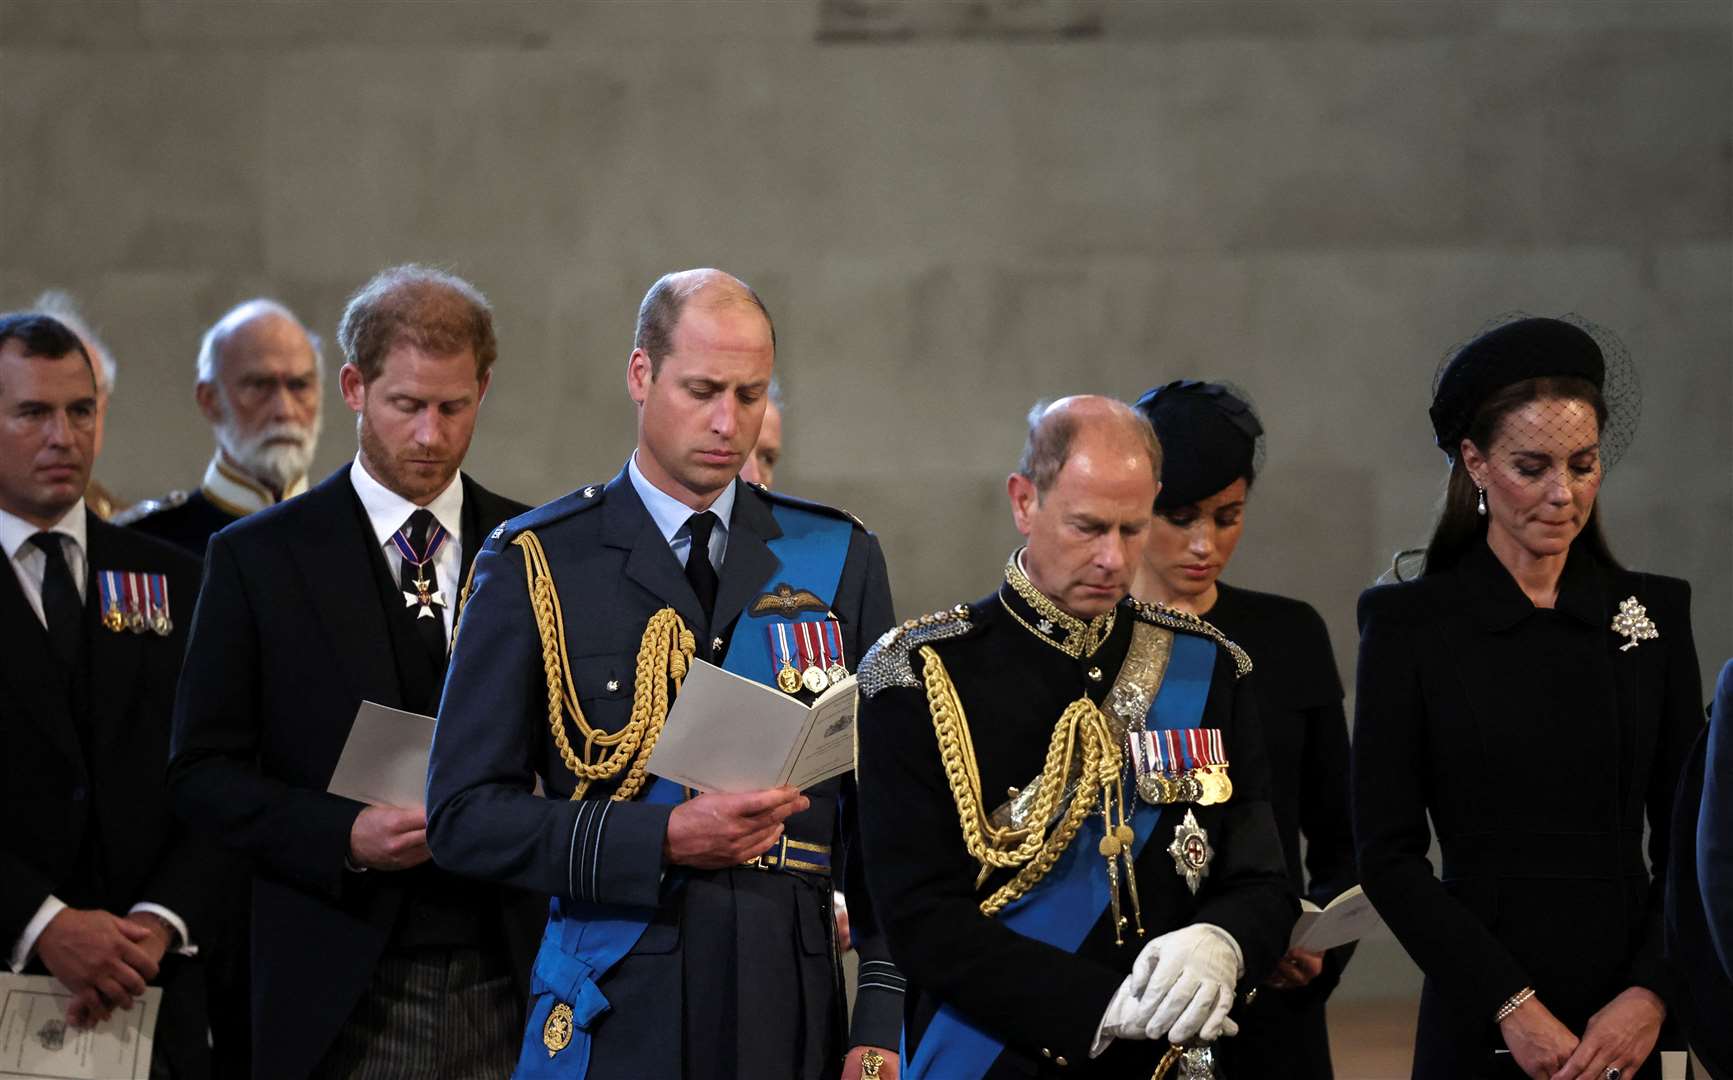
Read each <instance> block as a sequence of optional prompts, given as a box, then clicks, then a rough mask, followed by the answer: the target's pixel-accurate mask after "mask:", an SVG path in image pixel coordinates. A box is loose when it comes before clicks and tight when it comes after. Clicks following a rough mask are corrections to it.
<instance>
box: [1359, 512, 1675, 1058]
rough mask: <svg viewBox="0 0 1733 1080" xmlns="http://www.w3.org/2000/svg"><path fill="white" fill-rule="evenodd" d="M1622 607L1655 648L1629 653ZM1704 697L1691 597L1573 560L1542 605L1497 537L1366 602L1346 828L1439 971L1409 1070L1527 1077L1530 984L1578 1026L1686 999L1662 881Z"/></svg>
mask: <svg viewBox="0 0 1733 1080" xmlns="http://www.w3.org/2000/svg"><path fill="white" fill-rule="evenodd" d="M1628 597H1634V598H1635V600H1636V602H1637V603H1638V604H1641V605H1644V606H1645V607H1646V609H1647V617H1648V618H1649V619H1650V620H1652V621H1653V623H1654V624H1655V626H1656V628H1657V629H1658V631H1659V636H1658V637H1657V638H1655V639H1653V640H1648V641H1643V642H1641V643H1640V644H1639V645H1637V646H1635V647H1632V648H1622V646H1625V645H1627V644H1628V639H1627V638H1626V637H1624V636H1621V635H1620V634H1619V633H1617V632H1615V630H1614V628H1613V622H1614V617H1615V615H1617V614H1618V613H1619V609H1620V604H1621V602H1622V601H1625V600H1626V598H1628ZM1701 693H1702V690H1701V686H1700V683H1699V681H1698V672H1697V654H1696V650H1695V647H1694V646H1693V643H1692V640H1691V623H1690V588H1689V586H1688V585H1686V583H1685V582H1683V581H1679V580H1677V579H1673V578H1665V577H1659V576H1656V575H1651V574H1639V573H1632V572H1627V571H1624V570H1617V569H1613V568H1611V567H1608V566H1605V565H1603V564H1601V563H1599V562H1597V561H1596V560H1595V559H1594V558H1593V557H1592V556H1591V555H1590V554H1589V553H1587V552H1586V551H1584V550H1581V549H1579V550H1577V551H1575V552H1574V553H1573V554H1572V555H1571V556H1570V558H1569V560H1568V561H1567V563H1566V566H1565V569H1564V573H1563V574H1562V576H1561V577H1560V580H1559V589H1558V599H1557V602H1556V605H1555V607H1554V608H1552V609H1550V610H1546V609H1538V608H1536V607H1535V606H1534V605H1533V604H1532V603H1531V602H1530V601H1529V600H1528V598H1527V596H1526V595H1525V594H1524V593H1523V592H1522V590H1521V589H1520V588H1519V587H1518V586H1517V584H1516V582H1515V580H1514V579H1512V578H1511V576H1510V575H1509V573H1507V572H1506V571H1505V569H1504V567H1503V565H1502V564H1501V563H1500V562H1499V561H1498V560H1497V558H1496V556H1494V555H1493V553H1492V551H1491V549H1490V548H1488V547H1486V546H1485V545H1484V544H1481V545H1477V546H1476V547H1475V548H1474V549H1473V550H1471V551H1470V553H1469V554H1468V555H1466V556H1464V557H1463V559H1462V561H1461V562H1460V563H1459V564H1458V565H1456V566H1454V567H1451V568H1448V569H1445V570H1441V571H1439V572H1437V573H1434V574H1429V575H1427V576H1425V577H1422V578H1420V579H1419V580H1417V581H1412V582H1406V583H1403V584H1399V585H1387V586H1381V587H1379V588H1375V589H1371V590H1369V591H1367V592H1366V593H1365V594H1364V595H1362V596H1361V598H1360V659H1359V694H1358V700H1357V702H1356V709H1355V714H1356V721H1355V732H1354V752H1353V799H1354V829H1355V836H1356V840H1357V844H1358V851H1359V862H1360V877H1361V882H1362V884H1363V885H1364V887H1365V889H1366V894H1367V896H1368V897H1370V898H1371V900H1372V903H1373V904H1374V905H1375V906H1376V907H1377V908H1378V911H1379V914H1381V915H1382V916H1383V918H1384V921H1385V922H1386V923H1388V924H1389V926H1390V929H1391V930H1392V931H1394V932H1395V934H1396V937H1397V940H1399V941H1401V942H1402V945H1403V947H1404V948H1406V949H1407V950H1408V953H1409V955H1410V956H1412V957H1413V958H1414V960H1415V962H1416V963H1417V964H1419V965H1420V968H1421V970H1422V971H1424V972H1425V973H1426V985H1425V989H1424V991H1423V992H1422V995H1421V1002H1420V1021H1419V1032H1418V1034H1417V1036H1416V1040H1415V1061H1414V1076H1415V1077H1417V1078H1433V1077H1437V1078H1446V1077H1448V1078H1450V1080H1461V1078H1463V1077H1478V1076H1515V1075H1520V1074H1519V1073H1517V1072H1515V1066H1514V1064H1512V1063H1511V1060H1510V1057H1509V1055H1496V1056H1495V1054H1494V1051H1496V1050H1498V1049H1501V1048H1503V1046H1504V1041H1503V1038H1502V1036H1501V1034H1500V1032H1499V1029H1498V1026H1497V1024H1496V1023H1495V1022H1494V1019H1493V1017H1494V1014H1495V1013H1496V1012H1497V1010H1498V1008H1499V1006H1500V1005H1501V1004H1502V1003H1503V1002H1504V1001H1505V1000H1506V999H1508V998H1509V997H1510V996H1511V995H1513V994H1515V993H1516V992H1517V991H1519V990H1521V989H1522V988H1523V987H1525V986H1532V987H1533V988H1534V989H1535V992H1536V994H1537V996H1538V997H1539V1000H1540V1001H1541V1002H1542V1003H1544V1004H1545V1005H1546V1007H1547V1008H1548V1009H1549V1010H1551V1011H1552V1013H1553V1014H1554V1015H1555V1016H1556V1017H1558V1019H1559V1021H1560V1022H1561V1023H1563V1024H1565V1025H1566V1026H1567V1027H1569V1028H1570V1029H1571V1030H1572V1031H1575V1032H1576V1033H1578V1034H1579V1035H1580V1034H1581V1033H1582V1031H1583V1029H1584V1027H1585V1025H1586V1023H1587V1021H1588V1019H1589V1017H1590V1016H1591V1015H1593V1014H1594V1013H1595V1012H1596V1011H1597V1010H1599V1009H1600V1008H1601V1007H1602V1006H1604V1005H1605V1004H1606V1003H1607V1002H1608V1001H1610V1000H1612V998H1613V997H1615V996H1616V995H1618V994H1619V993H1620V992H1621V991H1623V990H1625V989H1626V988H1628V987H1631V986H1642V987H1646V988H1648V989H1650V990H1652V991H1654V992H1655V993H1656V994H1658V995H1660V997H1661V998H1662V1000H1663V1001H1670V1000H1671V999H1672V998H1673V996H1674V985H1675V974H1674V972H1673V970H1672V968H1671V967H1670V965H1669V964H1668V962H1667V960H1666V958H1665V957H1664V955H1663V944H1662V887H1661V882H1662V881H1663V880H1664V873H1665V866H1666V862H1667V856H1668V848H1669V842H1668V836H1669V831H1668V822H1669V811H1670V808H1671V805H1672V798H1673V790H1674V786H1675V784H1676V782H1677V779H1678V777H1679V772H1680V768H1681V766H1682V764H1683V762H1684V760H1685V755H1686V753H1687V751H1688V750H1689V749H1690V746H1691V741H1692V739H1694V738H1695V737H1696V734H1697V731H1698V729H1699V728H1700V727H1701V726H1702V723H1703V709H1702V698H1701ZM1429 813H1430V814H1431V817H1432V821H1433V822H1434V823H1435V825H1436V827H1437V830H1438V840H1439V846H1440V848H1441V849H1442V851H1443V858H1444V866H1443V874H1442V878H1440V877H1439V876H1438V875H1435V874H1434V872H1433V867H1432V864H1431V863H1430V862H1429V861H1428V860H1427V850H1428V847H1429V845H1430V842H1431V831H1430V830H1429V828H1428V826H1427V815H1428V814H1429ZM1645 813H1646V814H1647V817H1648V822H1649V824H1650V826H1651V829H1650V833H1649V843H1648V856H1649V865H1645V863H1644V859H1643V826H1644V815H1645ZM1500 1070H1502V1071H1500ZM1636 1075H1637V1076H1643V1077H1647V1076H1655V1075H1659V1068H1658V1055H1656V1056H1652V1057H1651V1058H1650V1060H1649V1062H1648V1064H1647V1065H1646V1066H1645V1067H1644V1068H1643V1069H1642V1070H1641V1072H1639V1073H1638V1074H1636Z"/></svg>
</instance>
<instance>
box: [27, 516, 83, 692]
mask: <svg viewBox="0 0 1733 1080" xmlns="http://www.w3.org/2000/svg"><path fill="white" fill-rule="evenodd" d="M30 542H31V543H32V544H35V545H36V546H37V547H38V548H40V549H41V551H42V554H43V556H44V557H45V558H46V559H47V560H48V565H47V566H46V567H44V568H43V571H42V617H43V619H44V621H46V622H47V623H48V640H49V641H51V642H53V643H54V652H55V654H56V655H57V656H59V657H60V659H61V660H62V661H63V662H64V663H65V664H66V666H67V667H69V668H70V667H77V666H78V654H79V653H80V652H82V651H83V644H84V633H83V630H82V629H81V627H80V625H79V624H80V622H81V618H82V615H83V610H84V604H83V603H82V602H81V601H80V600H79V599H78V586H77V585H76V584H74V582H73V580H72V568H71V567H70V566H68V565H66V549H65V548H64V547H62V546H61V543H60V537H59V536H57V535H56V534H54V533H46V532H39V533H37V534H36V535H34V536H32V537H31V538H30Z"/></svg>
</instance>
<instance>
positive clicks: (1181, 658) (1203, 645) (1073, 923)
mask: <svg viewBox="0 0 1733 1080" xmlns="http://www.w3.org/2000/svg"><path fill="white" fill-rule="evenodd" d="M1215 656H1216V647H1215V644H1214V643H1213V642H1211V641H1210V640H1209V639H1207V638H1203V637H1197V636H1194V635H1192V634H1174V636H1173V648H1172V652H1171V654H1170V656H1169V658H1168V663H1167V670H1166V673H1165V674H1164V675H1163V677H1162V682H1161V689H1160V691H1159V692H1158V693H1157V694H1156V696H1155V700H1154V701H1153V702H1152V703H1151V704H1150V707H1149V713H1148V717H1147V723H1148V726H1149V727H1150V729H1151V730H1154V729H1156V728H1157V727H1158V726H1159V727H1160V728H1195V727H1197V726H1198V725H1199V724H1200V723H1201V722H1202V720H1203V709H1204V703H1205V702H1206V701H1207V700H1208V699H1209V688H1210V680H1211V677H1212V675H1213V674H1214V672H1215ZM1157 717H1160V723H1159V725H1158V724H1157V723H1156V718H1157ZM1162 809H1163V808H1161V807H1157V806H1151V805H1149V804H1147V803H1145V802H1143V801H1142V800H1138V802H1137V810H1136V812H1135V813H1134V814H1133V815H1132V817H1131V821H1130V825H1131V827H1132V829H1133V830H1134V831H1135V832H1136V833H1137V839H1136V840H1135V841H1134V842H1133V844H1132V861H1133V862H1134V863H1135V862H1136V860H1137V857H1138V856H1139V855H1141V854H1142V852H1143V847H1144V844H1145V843H1147V842H1148V840H1149V838H1150V837H1151V836H1152V835H1154V833H1155V832H1156V826H1157V825H1158V823H1159V820H1160V818H1161V814H1162ZM1101 840H1102V825H1101V819H1100V817H1099V816H1098V815H1095V814H1091V815H1090V816H1089V817H1088V818H1086V819H1085V820H1084V822H1083V825H1082V827H1081V828H1080V829H1079V830H1078V832H1077V835H1076V837H1075V838H1073V840H1072V841H1071V844H1070V846H1069V847H1067V848H1066V850H1065V853H1064V854H1063V855H1061V856H1060V857H1059V861H1058V862H1057V863H1056V864H1054V867H1053V869H1052V870H1051V871H1049V872H1048V873H1047V875H1046V876H1045V877H1043V878H1042V879H1041V881H1040V883H1039V884H1037V885H1036V886H1035V887H1034V888H1033V889H1031V890H1029V892H1028V893H1026V894H1025V895H1024V896H1022V897H1021V898H1020V899H1018V900H1016V901H1014V902H1013V903H1011V904H1010V905H1009V906H1008V907H1006V909H1005V911H1004V913H1003V914H1002V915H1001V916H1000V918H999V921H1000V922H1002V923H1003V924H1004V925H1006V926H1008V927H1010V928H1011V929H1012V930H1015V931H1016V932H1017V933H1019V934H1022V935H1023V936H1024V937H1028V938H1033V939H1035V940H1036V941H1040V942H1043V943H1045V944H1048V945H1052V946H1054V947H1056V948H1060V949H1064V950H1065V951H1066V952H1076V951H1077V949H1078V948H1079V947H1080V946H1081V945H1082V944H1083V939H1084V938H1085V937H1087V936H1088V934H1089V931H1090V930H1091V929H1093V928H1094V926H1095V924H1096V923H1097V922H1099V921H1100V920H1101V916H1102V914H1103V913H1104V912H1105V911H1106V910H1107V907H1108V882H1107V875H1106V873H1105V871H1104V870H1103V868H1102V864H1101V858H1100V856H1099V855H1098V854H1097V851H1098V848H1099V846H1100V844H1101ZM1004 1049H1005V1043H1004V1041H1003V1040H1002V1039H1000V1038H999V1037H998V1036H996V1035H993V1034H991V1033H989V1032H987V1031H986V1030H984V1029H982V1028H980V1027H978V1026H976V1025H975V1024H974V1023H972V1022H970V1021H969V1020H968V1019H967V1018H966V1017H965V1016H963V1014H962V1013H961V1012H959V1011H958V1010H957V1009H955V1008H953V1007H952V1006H950V1005H941V1006H940V1007H939V1010H938V1012H937V1013H935V1014H934V1016H933V1019H932V1022H931V1023H930V1024H928V1025H927V1029H926V1031H925V1032H924V1033H922V1035H921V1042H920V1045H919V1046H918V1047H917V1048H916V1050H915V1055H914V1057H913V1058H912V1059H910V1058H909V1057H908V1056H907V1053H906V1048H905V1054H904V1057H903V1062H904V1065H903V1073H902V1075H903V1076H904V1078H905V1080H974V1078H977V1077H981V1076H984V1075H986V1072H987V1070H988V1069H990V1068H991V1067H992V1065H993V1062H994V1061H995V1060H997V1059H998V1057H999V1055H1000V1053H1002V1052H1003V1051H1004Z"/></svg>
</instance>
